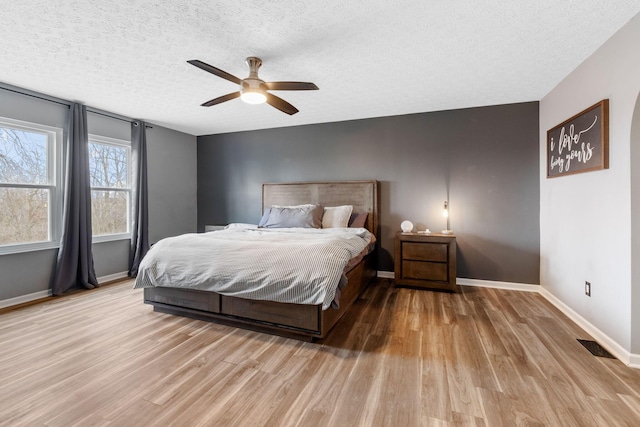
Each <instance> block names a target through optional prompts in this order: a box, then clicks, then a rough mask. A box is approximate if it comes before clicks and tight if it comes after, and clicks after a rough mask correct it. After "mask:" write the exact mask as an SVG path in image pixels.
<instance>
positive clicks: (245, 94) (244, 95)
mask: <svg viewBox="0 0 640 427" xmlns="http://www.w3.org/2000/svg"><path fill="white" fill-rule="evenodd" d="M240 99H242V100H243V101H244V102H246V103H247V104H264V103H265V102H266V101H267V95H266V94H265V93H264V91H263V90H262V89H259V88H251V87H245V88H242V90H241V95H240Z"/></svg>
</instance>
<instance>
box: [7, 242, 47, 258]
mask: <svg viewBox="0 0 640 427" xmlns="http://www.w3.org/2000/svg"><path fill="white" fill-rule="evenodd" d="M58 247H60V245H59V244H58V242H38V243H23V244H20V245H6V246H0V255H11V254H20V253H24V252H36V251H46V250H49V249H58Z"/></svg>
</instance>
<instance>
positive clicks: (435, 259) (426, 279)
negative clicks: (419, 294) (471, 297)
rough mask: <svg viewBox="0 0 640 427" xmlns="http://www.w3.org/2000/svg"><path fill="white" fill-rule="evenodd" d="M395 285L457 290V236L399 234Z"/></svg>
mask: <svg viewBox="0 0 640 427" xmlns="http://www.w3.org/2000/svg"><path fill="white" fill-rule="evenodd" d="M394 257H395V282H396V285H403V286H415V287H418V288H424V289H436V290H444V291H451V292H455V291H456V237H455V236H454V235H451V234H438V233H430V234H421V233H403V232H401V231H400V232H398V233H397V234H396V242H395V254H394Z"/></svg>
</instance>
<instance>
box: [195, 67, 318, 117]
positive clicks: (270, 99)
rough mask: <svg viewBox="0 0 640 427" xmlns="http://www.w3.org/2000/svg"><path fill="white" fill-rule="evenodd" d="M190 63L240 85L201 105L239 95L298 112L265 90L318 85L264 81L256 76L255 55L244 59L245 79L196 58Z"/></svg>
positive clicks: (207, 105)
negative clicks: (230, 91)
mask: <svg viewBox="0 0 640 427" xmlns="http://www.w3.org/2000/svg"><path fill="white" fill-rule="evenodd" d="M187 62H188V63H189V64H191V65H195V66H196V67H198V68H200V69H202V70H205V71H207V72H209V73H211V74H214V75H216V76H218V77H222V78H223V79H225V80H229V81H230V82H233V83H235V84H237V85H240V90H239V91H238V92H232V93H228V94H226V95H223V96H219V97H217V98H214V99H212V100H210V101H207V102H205V103H204V104H202V106H203V107H211V106H212V105H217V104H221V103H223V102H226V101H230V100H232V99H236V98H238V97H240V99H242V100H243V101H244V102H247V103H249V104H262V103H264V102H266V103H267V104H269V105H271V106H272V107H275V108H277V109H278V110H280V111H282V112H284V113H287V114H289V115H293V114H295V113H297V112H298V109H297V108H296V107H294V106H293V105H291V104H289V103H288V102H287V101H285V100H284V99H282V98H279V97H277V96H275V95H273V94H271V93H269V92H267V91H269V90H318V86H316V85H315V84H313V83H305V82H265V81H264V80H261V79H260V77H258V68H260V66H261V65H262V60H261V59H260V58H256V57H255V56H250V57H248V58H247V59H246V61H245V62H246V63H247V65H248V66H249V77H247V78H246V79H239V78H237V77H236V76H234V75H232V74H229V73H227V72H226V71H222V70H221V69H219V68H216V67H214V66H212V65H209V64H206V63H204V62H202V61H199V60H197V59H192V60H190V61H187Z"/></svg>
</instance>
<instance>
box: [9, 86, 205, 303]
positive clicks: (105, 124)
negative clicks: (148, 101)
mask: <svg viewBox="0 0 640 427" xmlns="http://www.w3.org/2000/svg"><path fill="white" fill-rule="evenodd" d="M4 87H9V88H11V86H7V85H4ZM13 89H17V90H21V91H24V90H23V89H20V88H13ZM25 92H28V91H25ZM35 95H38V96H43V95H41V94H35ZM51 99H54V98H51ZM89 109H90V110H91V108H90V107H89ZM68 111H69V108H68V107H67V106H66V105H59V104H55V103H52V102H48V101H45V100H41V99H36V98H32V97H29V96H25V95H21V94H18V93H13V92H9V91H6V90H2V89H0V117H8V118H12V119H16V120H23V121H28V122H32V123H39V124H43V125H48V126H54V127H58V128H64V126H65V124H66V120H67V114H68ZM87 121H88V127H89V133H91V134H95V135H101V136H106V137H111V138H118V139H125V140H129V139H130V138H131V130H130V123H129V122H125V121H121V120H116V119H113V118H109V117H105V116H102V115H99V114H95V113H88V115H87ZM152 126H153V128H151V129H147V150H148V153H147V156H148V174H149V210H150V213H149V234H150V242H151V243H155V242H156V241H158V240H159V239H161V238H163V237H169V236H173V235H178V234H183V233H190V232H195V231H196V224H197V222H196V218H197V209H196V186H197V182H196V178H197V176H196V165H197V162H196V137H195V136H193V135H188V134H185V133H181V132H177V131H174V130H171V129H166V128H163V127H160V126H156V125H152ZM93 253H94V263H95V269H96V275H97V276H98V277H104V276H109V275H113V274H120V273H126V271H128V263H129V240H128V239H127V240H116V241H109V242H101V243H94V244H93ZM56 255H57V249H48V250H41V251H30V252H23V253H16V254H6V255H0V302H2V301H3V300H8V299H12V298H19V297H24V296H27V295H29V294H35V293H41V292H46V291H47V290H48V289H49V288H50V283H49V282H50V278H51V273H52V269H53V267H54V263H55V259H56Z"/></svg>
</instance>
